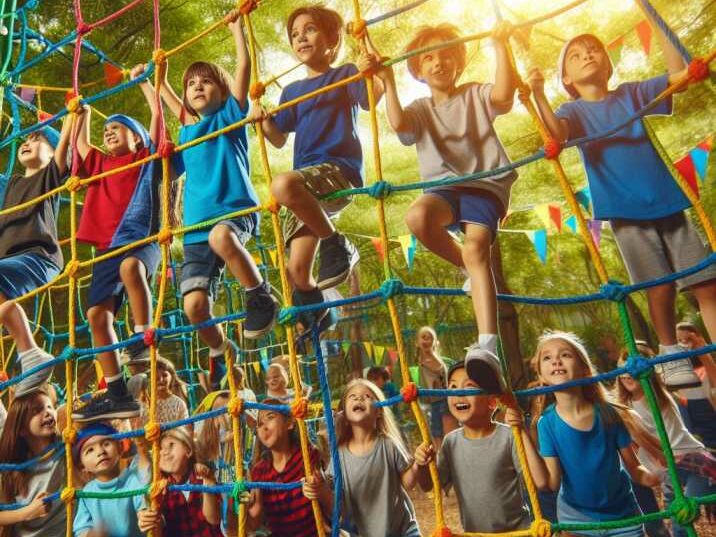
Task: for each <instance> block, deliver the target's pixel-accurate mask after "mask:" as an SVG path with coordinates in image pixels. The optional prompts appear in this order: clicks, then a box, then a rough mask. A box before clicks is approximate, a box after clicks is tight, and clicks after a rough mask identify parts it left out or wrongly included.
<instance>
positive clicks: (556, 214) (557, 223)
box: [549, 203, 562, 233]
mask: <svg viewBox="0 0 716 537" xmlns="http://www.w3.org/2000/svg"><path fill="white" fill-rule="evenodd" d="M549 217H550V219H551V220H552V223H553V224H554V227H556V228H557V231H558V232H559V233H562V209H560V207H559V205H556V204H554V203H550V204H549Z"/></svg>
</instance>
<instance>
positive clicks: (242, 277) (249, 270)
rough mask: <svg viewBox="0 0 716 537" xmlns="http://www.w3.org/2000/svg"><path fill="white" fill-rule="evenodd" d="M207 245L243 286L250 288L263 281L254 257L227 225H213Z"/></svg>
mask: <svg viewBox="0 0 716 537" xmlns="http://www.w3.org/2000/svg"><path fill="white" fill-rule="evenodd" d="M209 246H211V249H212V250H214V252H216V255H218V256H219V257H220V258H221V259H223V260H224V262H225V263H226V266H227V267H228V268H229V271H230V272H231V274H233V275H234V277H235V278H236V279H237V280H239V282H240V283H241V285H243V286H244V287H245V288H247V289H252V288H254V287H256V286H257V285H259V284H260V283H261V282H262V281H263V278H262V277H261V274H260V273H259V269H258V267H256V263H255V262H254V258H253V257H251V254H250V253H249V252H248V250H246V248H245V247H244V245H243V244H241V241H240V240H239V238H238V237H237V236H236V233H234V232H233V231H232V229H231V228H230V227H229V226H225V225H223V224H218V225H216V226H214V227H213V229H212V230H211V232H210V233H209Z"/></svg>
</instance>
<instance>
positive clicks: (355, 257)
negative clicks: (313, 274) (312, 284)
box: [316, 250, 360, 291]
mask: <svg viewBox="0 0 716 537" xmlns="http://www.w3.org/2000/svg"><path fill="white" fill-rule="evenodd" d="M358 261H360V254H358V250H354V251H353V254H352V255H351V258H350V260H349V261H348V268H347V269H346V270H344V271H343V272H341V273H340V274H336V275H335V276H333V277H332V278H328V279H326V280H321V281H319V282H316V287H318V289H319V290H320V291H325V290H326V289H332V288H333V287H337V286H338V285H340V284H342V283H343V282H345V281H346V280H347V279H348V276H350V275H351V272H352V271H353V269H354V268H355V266H356V265H357V264H358Z"/></svg>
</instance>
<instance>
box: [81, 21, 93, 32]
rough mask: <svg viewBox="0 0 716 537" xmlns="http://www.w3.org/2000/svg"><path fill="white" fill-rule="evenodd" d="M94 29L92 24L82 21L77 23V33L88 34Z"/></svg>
mask: <svg viewBox="0 0 716 537" xmlns="http://www.w3.org/2000/svg"><path fill="white" fill-rule="evenodd" d="M91 31H92V26H90V25H89V24H87V23H86V22H84V21H82V22H81V23H79V24H78V25H77V35H87V34H88V33H90V32H91Z"/></svg>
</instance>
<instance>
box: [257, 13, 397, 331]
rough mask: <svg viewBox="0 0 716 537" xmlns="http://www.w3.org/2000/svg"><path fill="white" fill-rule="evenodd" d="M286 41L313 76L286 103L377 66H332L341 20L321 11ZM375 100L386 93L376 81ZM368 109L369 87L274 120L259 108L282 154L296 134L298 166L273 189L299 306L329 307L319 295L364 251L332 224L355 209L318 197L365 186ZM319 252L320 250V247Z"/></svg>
mask: <svg viewBox="0 0 716 537" xmlns="http://www.w3.org/2000/svg"><path fill="white" fill-rule="evenodd" d="M286 27H287V30H288V38H289V42H290V43H291V47H292V49H293V52H294V54H295V55H296V58H297V59H298V60H299V61H301V62H302V63H303V64H304V65H305V66H306V70H307V72H308V76H307V78H304V79H302V80H298V81H296V82H294V83H292V84H289V85H288V86H287V87H286V88H285V89H284V90H283V92H282V93H281V99H280V102H281V104H283V103H285V102H288V101H291V100H292V99H295V98H296V97H300V96H302V95H305V94H307V93H310V92H312V91H315V90H318V89H320V88H322V87H324V86H327V85H329V84H333V83H335V82H338V81H340V80H343V79H345V78H348V77H351V76H354V75H356V74H357V73H358V71H359V68H360V70H361V71H364V70H365V68H367V67H369V66H371V65H372V64H374V63H375V57H374V56H373V55H371V54H364V55H362V56H361V58H360V60H359V62H358V63H359V67H358V68H357V67H356V66H355V65H353V64H352V63H346V64H344V65H341V66H339V67H335V68H334V67H331V64H332V63H333V62H334V61H335V60H336V57H337V55H338V51H339V49H340V47H341V41H342V37H341V30H342V27H343V20H342V19H341V16H340V15H339V14H338V13H336V12H335V11H333V10H331V9H327V8H324V7H322V6H307V7H301V8H298V9H296V10H294V11H293V13H291V15H289V17H288V22H287V25H286ZM375 88H376V91H375V93H376V100H377V99H379V98H380V96H382V93H383V86H382V84H381V83H380V82H379V81H378V80H375ZM359 106H360V107H362V108H363V109H364V110H367V109H368V94H367V90H366V84H365V82H363V81H362V80H360V81H357V82H351V83H350V84H347V85H343V86H341V87H338V88H336V89H334V90H332V91H329V92H327V93H323V94H321V95H318V96H317V97H314V98H312V99H308V100H306V101H303V102H301V103H299V104H298V105H296V106H292V107H289V108H286V109H284V110H281V111H280V112H278V113H277V114H276V116H275V117H274V118H269V117H267V116H266V114H265V112H264V111H263V110H261V109H260V108H258V107H257V110H255V111H254V119H257V120H258V119H260V120H261V121H262V127H263V131H264V133H265V134H266V137H267V138H268V140H269V141H270V142H271V143H272V144H273V145H274V146H276V147H279V148H280V147H283V146H284V144H285V143H286V140H287V138H288V134H289V133H291V132H295V133H296V138H295V142H294V154H293V166H294V169H293V170H292V171H289V172H285V173H281V174H279V175H277V176H276V177H274V179H273V181H272V182H271V193H272V194H273V196H274V198H275V199H276V201H277V202H278V203H280V204H281V205H283V206H284V207H286V208H287V209H289V211H290V212H289V214H288V215H287V218H286V219H285V221H284V240H285V241H286V244H287V246H289V247H290V253H289V260H288V265H287V267H286V268H287V270H288V273H289V276H290V279H291V282H292V284H293V287H294V292H293V303H294V305H297V306H301V305H308V304H317V303H320V302H323V300H324V297H323V294H322V293H321V291H322V290H324V289H330V288H331V287H335V286H337V285H339V284H341V283H343V282H344V281H345V280H346V279H347V278H348V276H349V274H350V272H351V270H352V269H353V267H354V266H355V264H356V263H357V262H358V258H359V256H358V251H357V250H356V248H355V247H354V246H353V245H352V244H351V243H350V242H349V241H348V240H347V239H346V238H345V237H344V236H343V235H341V234H340V233H338V232H337V231H336V229H335V227H334V225H333V223H332V222H331V219H332V218H335V217H337V216H338V214H339V212H340V210H341V209H343V208H344V207H346V205H348V203H350V198H349V197H342V198H340V199H337V200H332V201H328V202H327V201H322V200H320V198H321V197H322V196H325V195H327V194H330V193H332V192H336V191H338V190H344V189H348V188H353V187H359V186H361V185H362V184H363V177H362V166H363V156H362V151H361V145H360V140H359V137H358V132H357V123H356V120H357V116H358V107H359ZM319 245H320V247H319ZM317 250H319V251H320V258H321V262H320V267H319V270H318V280H314V278H313V274H312V268H313V261H314V258H315V256H316V251H317ZM327 313H328V310H327V309H325V308H322V309H320V310H318V311H314V312H310V313H309V312H305V313H302V314H301V315H300V316H299V322H300V323H301V324H302V325H303V327H304V328H306V329H308V328H309V327H310V325H312V324H314V323H316V324H318V326H319V327H320V328H321V329H323V328H326V327H327V326H329V325H330V324H331V323H330V321H326V319H327V317H326V314H327Z"/></svg>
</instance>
